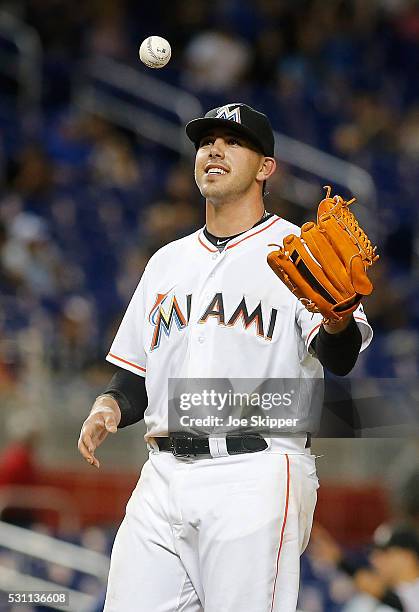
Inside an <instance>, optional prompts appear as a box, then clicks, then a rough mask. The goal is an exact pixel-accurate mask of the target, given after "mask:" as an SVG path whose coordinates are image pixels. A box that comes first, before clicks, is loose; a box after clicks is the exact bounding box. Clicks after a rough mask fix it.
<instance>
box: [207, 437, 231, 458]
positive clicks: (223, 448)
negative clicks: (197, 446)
mask: <svg viewBox="0 0 419 612" xmlns="http://www.w3.org/2000/svg"><path fill="white" fill-rule="evenodd" d="M208 442H209V450H210V455H211V457H228V456H229V453H228V452H227V440H226V438H225V437H224V438H211V437H209V438H208Z"/></svg>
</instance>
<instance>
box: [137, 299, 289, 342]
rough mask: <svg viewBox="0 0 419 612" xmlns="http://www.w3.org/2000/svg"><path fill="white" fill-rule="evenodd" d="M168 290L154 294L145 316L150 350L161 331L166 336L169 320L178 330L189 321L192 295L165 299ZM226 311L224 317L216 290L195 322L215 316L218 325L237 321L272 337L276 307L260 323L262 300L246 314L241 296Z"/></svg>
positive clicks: (244, 303)
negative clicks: (151, 326)
mask: <svg viewBox="0 0 419 612" xmlns="http://www.w3.org/2000/svg"><path fill="white" fill-rule="evenodd" d="M170 292H171V290H169V291H167V292H166V293H158V294H157V296H156V301H155V302H154V304H153V306H152V308H151V310H150V313H149V315H148V320H149V323H151V325H153V327H154V333H153V337H152V340H151V346H150V350H152V351H153V350H154V349H156V348H158V347H159V346H160V340H161V335H162V332H163V333H164V334H165V335H166V336H167V337H169V336H170V333H171V330H172V326H173V322H174V323H175V324H176V327H177V329H178V330H179V331H180V330H182V329H184V328H185V327H186V326H187V325H188V324H189V319H190V315H191V306H192V294H189V295H187V296H186V297H185V299H184V300H178V299H177V297H176V295H174V294H173V295H172V296H171V297H170V298H169V293H170ZM179 301H180V302H181V303H182V302H185V308H184V309H183V310H182V308H181V307H180V305H179ZM228 314H229V316H226V313H225V307H224V297H223V294H222V293H216V294H215V295H214V297H213V298H212V299H211V300H210V302H209V304H208V306H207V307H206V308H205V309H203V312H202V315H201V317H200V318H199V321H198V323H200V324H205V323H207V321H208V320H209V319H210V318H215V319H216V321H217V323H218V325H222V326H225V327H233V326H234V325H237V324H239V323H240V322H241V323H242V324H243V326H244V328H245V329H246V330H248V329H249V328H250V327H251V326H252V325H253V327H254V330H255V331H256V335H257V336H259V337H260V338H263V339H264V340H268V341H270V340H272V336H273V333H274V330H275V323H276V318H277V314H278V310H277V309H276V308H272V309H271V312H270V316H269V321H265V322H264V320H263V312H262V302H261V301H260V302H259V304H258V305H257V306H256V308H254V309H253V311H252V312H250V313H249V309H248V307H247V304H246V299H245V297H244V296H243V297H242V298H241V300H240V301H239V303H238V304H237V306H236V307H235V308H233V309H232V310H231V313H228ZM265 330H266V331H265Z"/></svg>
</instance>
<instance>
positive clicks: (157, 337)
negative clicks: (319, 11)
mask: <svg viewBox="0 0 419 612" xmlns="http://www.w3.org/2000/svg"><path fill="white" fill-rule="evenodd" d="M186 133H187V135H188V137H189V138H190V140H191V141H192V142H193V143H194V145H195V147H196V160H195V181H196V184H197V186H198V188H199V190H200V192H201V194H202V196H203V197H204V198H205V205H206V225H205V227H204V228H202V229H200V230H198V231H196V232H195V233H193V234H191V235H189V236H186V237H185V238H182V239H180V240H176V241H174V242H172V243H170V244H168V245H166V246H164V247H163V248H161V249H160V250H159V251H158V252H157V253H155V254H154V255H153V257H152V258H151V259H150V261H149V263H148V265H147V267H146V269H145V271H144V274H143V276H142V278H141V280H140V282H139V285H138V287H137V289H136V291H135V293H134V295H133V297H132V300H131V302H130V304H129V306H128V308H127V311H126V313H125V316H124V318H123V321H122V323H121V325H120V328H119V330H118V332H117V334H116V337H115V339H114V342H113V344H112V346H111V349H110V351H109V354H108V356H107V360H108V361H110V362H111V363H113V364H114V365H115V366H116V367H117V370H116V373H115V374H114V376H113V378H112V380H111V381H110V383H109V386H108V387H107V389H105V390H104V393H103V394H102V395H101V396H99V397H98V398H97V399H96V401H95V403H94V404H93V407H92V410H91V412H90V415H89V416H88V418H87V419H86V421H85V422H84V424H83V426H82V430H81V434H80V438H79V450H80V452H81V454H82V455H83V456H84V458H85V459H86V460H87V461H88V462H89V463H90V464H92V465H95V466H96V467H99V461H98V459H97V458H96V457H95V450H96V448H97V447H98V446H99V444H101V443H102V442H103V440H104V439H105V438H106V436H107V435H108V433H109V432H116V431H117V428H121V427H125V426H127V425H130V424H133V423H136V422H138V421H139V420H140V419H142V418H144V420H145V423H146V426H147V433H146V435H145V440H146V443H147V446H148V449H149V453H150V454H149V460H148V461H147V462H146V464H145V465H144V467H143V469H142V472H141V477H140V479H139V482H138V484H137V486H136V488H135V490H134V491H133V493H132V496H131V498H130V500H129V502H128V504H127V508H126V515H125V518H124V520H123V522H122V524H121V526H120V528H119V531H118V533H117V536H116V539H115V542H114V546H113V551H112V558H111V567H110V573H109V580H108V589H107V596H106V602H105V608H104V609H105V611H106V612H173V611H175V610H177V611H179V612H180V611H182V612H198V611H201V612H202V611H203V610H204V611H205V612H221V611H222V612H238V611H246V612H262V611H263V612H274V611H275V612H279V611H280V612H291V611H295V609H296V605H297V597H298V587H299V557H300V555H301V553H302V551H303V550H304V549H305V547H306V545H307V542H308V539H309V534H310V530H311V525H312V518H313V512H314V507H315V503H316V496H317V492H316V491H317V488H318V480H317V476H316V469H315V461H314V457H313V456H312V455H311V454H310V433H311V432H307V431H299V432H296V434H295V435H292V436H284V437H275V438H274V437H272V438H269V437H263V436H257V435H255V436H253V437H248V436H246V435H243V436H237V435H235V436H232V435H229V434H228V433H227V435H224V436H222V437H211V436H208V437H205V436H200V437H199V436H197V437H190V438H179V437H177V436H176V435H173V434H172V433H171V432H169V430H168V379H169V378H171V379H181V378H186V379H189V378H212V379H217V378H228V379H235V378H237V379H238V378H242V379H243V378H245V379H247V378H258V379H269V378H279V377H281V378H294V379H301V378H306V379H307V378H315V377H322V376H323V366H325V367H327V368H329V369H330V370H332V371H333V372H334V373H336V374H346V373H348V372H349V371H350V370H351V369H352V367H353V365H354V364H355V362H356V359H357V356H358V353H359V351H360V350H362V349H364V348H366V347H367V346H368V344H369V343H370V341H371V337H372V331H371V328H370V326H369V324H368V321H367V318H366V316H365V314H364V312H363V310H362V307H361V306H359V301H358V302H357V303H356V305H354V304H353V303H352V310H351V311H350V312H349V313H348V314H347V313H346V312H344V311H342V312H344V314H343V315H342V316H340V315H336V317H335V319H336V320H333V316H332V317H323V316H322V314H321V312H315V313H313V312H309V310H307V309H306V308H305V307H304V304H303V302H302V301H301V300H299V299H297V297H296V295H295V294H294V293H293V292H292V291H290V290H289V289H290V287H289V286H286V285H285V284H284V283H281V282H280V281H279V280H278V278H277V277H276V276H275V274H274V273H273V272H272V270H271V268H270V267H269V266H268V265H267V255H268V254H269V253H270V252H271V251H272V246H269V245H272V244H273V243H275V244H278V243H282V242H283V239H284V238H286V237H287V236H289V235H290V234H293V233H299V231H300V228H298V227H296V226H294V225H292V224H291V223H289V222H288V221H286V220H285V219H282V218H280V217H278V216H277V215H274V214H271V213H269V212H267V211H265V208H264V200H263V190H264V186H265V182H266V181H267V180H269V178H270V177H271V176H272V174H273V173H274V172H275V168H276V162H275V158H274V136H273V132H272V128H271V125H270V123H269V120H268V118H267V117H266V116H265V115H264V114H262V113H259V112H258V111H256V110H254V109H252V108H251V107H249V106H247V105H245V104H241V103H234V104H227V105H225V106H223V107H220V108H216V109H214V110H211V111H209V112H208V113H207V114H206V115H205V117H202V118H198V119H195V120H193V121H191V122H190V123H189V124H188V125H187V126H186Z"/></svg>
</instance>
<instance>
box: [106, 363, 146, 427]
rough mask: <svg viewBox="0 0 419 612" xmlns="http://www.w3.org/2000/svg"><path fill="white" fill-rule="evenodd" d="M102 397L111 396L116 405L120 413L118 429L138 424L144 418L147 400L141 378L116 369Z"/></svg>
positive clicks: (143, 382) (143, 381)
mask: <svg viewBox="0 0 419 612" xmlns="http://www.w3.org/2000/svg"><path fill="white" fill-rule="evenodd" d="M103 395H111V396H112V397H113V398H114V399H115V400H116V402H117V403H118V406H119V409H120V411H121V420H120V422H119V425H118V429H121V428H122V427H126V426H127V425H133V424H134V423H138V421H141V419H143V418H144V412H145V410H146V408H147V404H148V399H147V391H146V388H145V379H144V378H143V377H142V376H138V375H137V374H133V373H132V372H129V371H128V370H124V369H122V368H118V369H117V371H116V372H115V374H114V375H113V376H112V378H111V380H110V382H109V384H108V386H107V387H106V389H105V390H104V391H103Z"/></svg>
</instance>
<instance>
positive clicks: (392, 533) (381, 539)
mask: <svg viewBox="0 0 419 612" xmlns="http://www.w3.org/2000/svg"><path fill="white" fill-rule="evenodd" d="M373 547H374V548H378V549H379V550H388V549H389V548H404V549H405V550H410V551H411V552H413V553H415V554H416V555H417V557H418V558H419V536H418V534H417V532H416V530H415V529H413V528H412V527H410V526H408V525H400V526H397V527H395V528H393V529H391V528H389V527H387V526H386V527H384V526H381V527H379V528H378V529H377V531H376V532H375V534H374V543H373Z"/></svg>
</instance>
